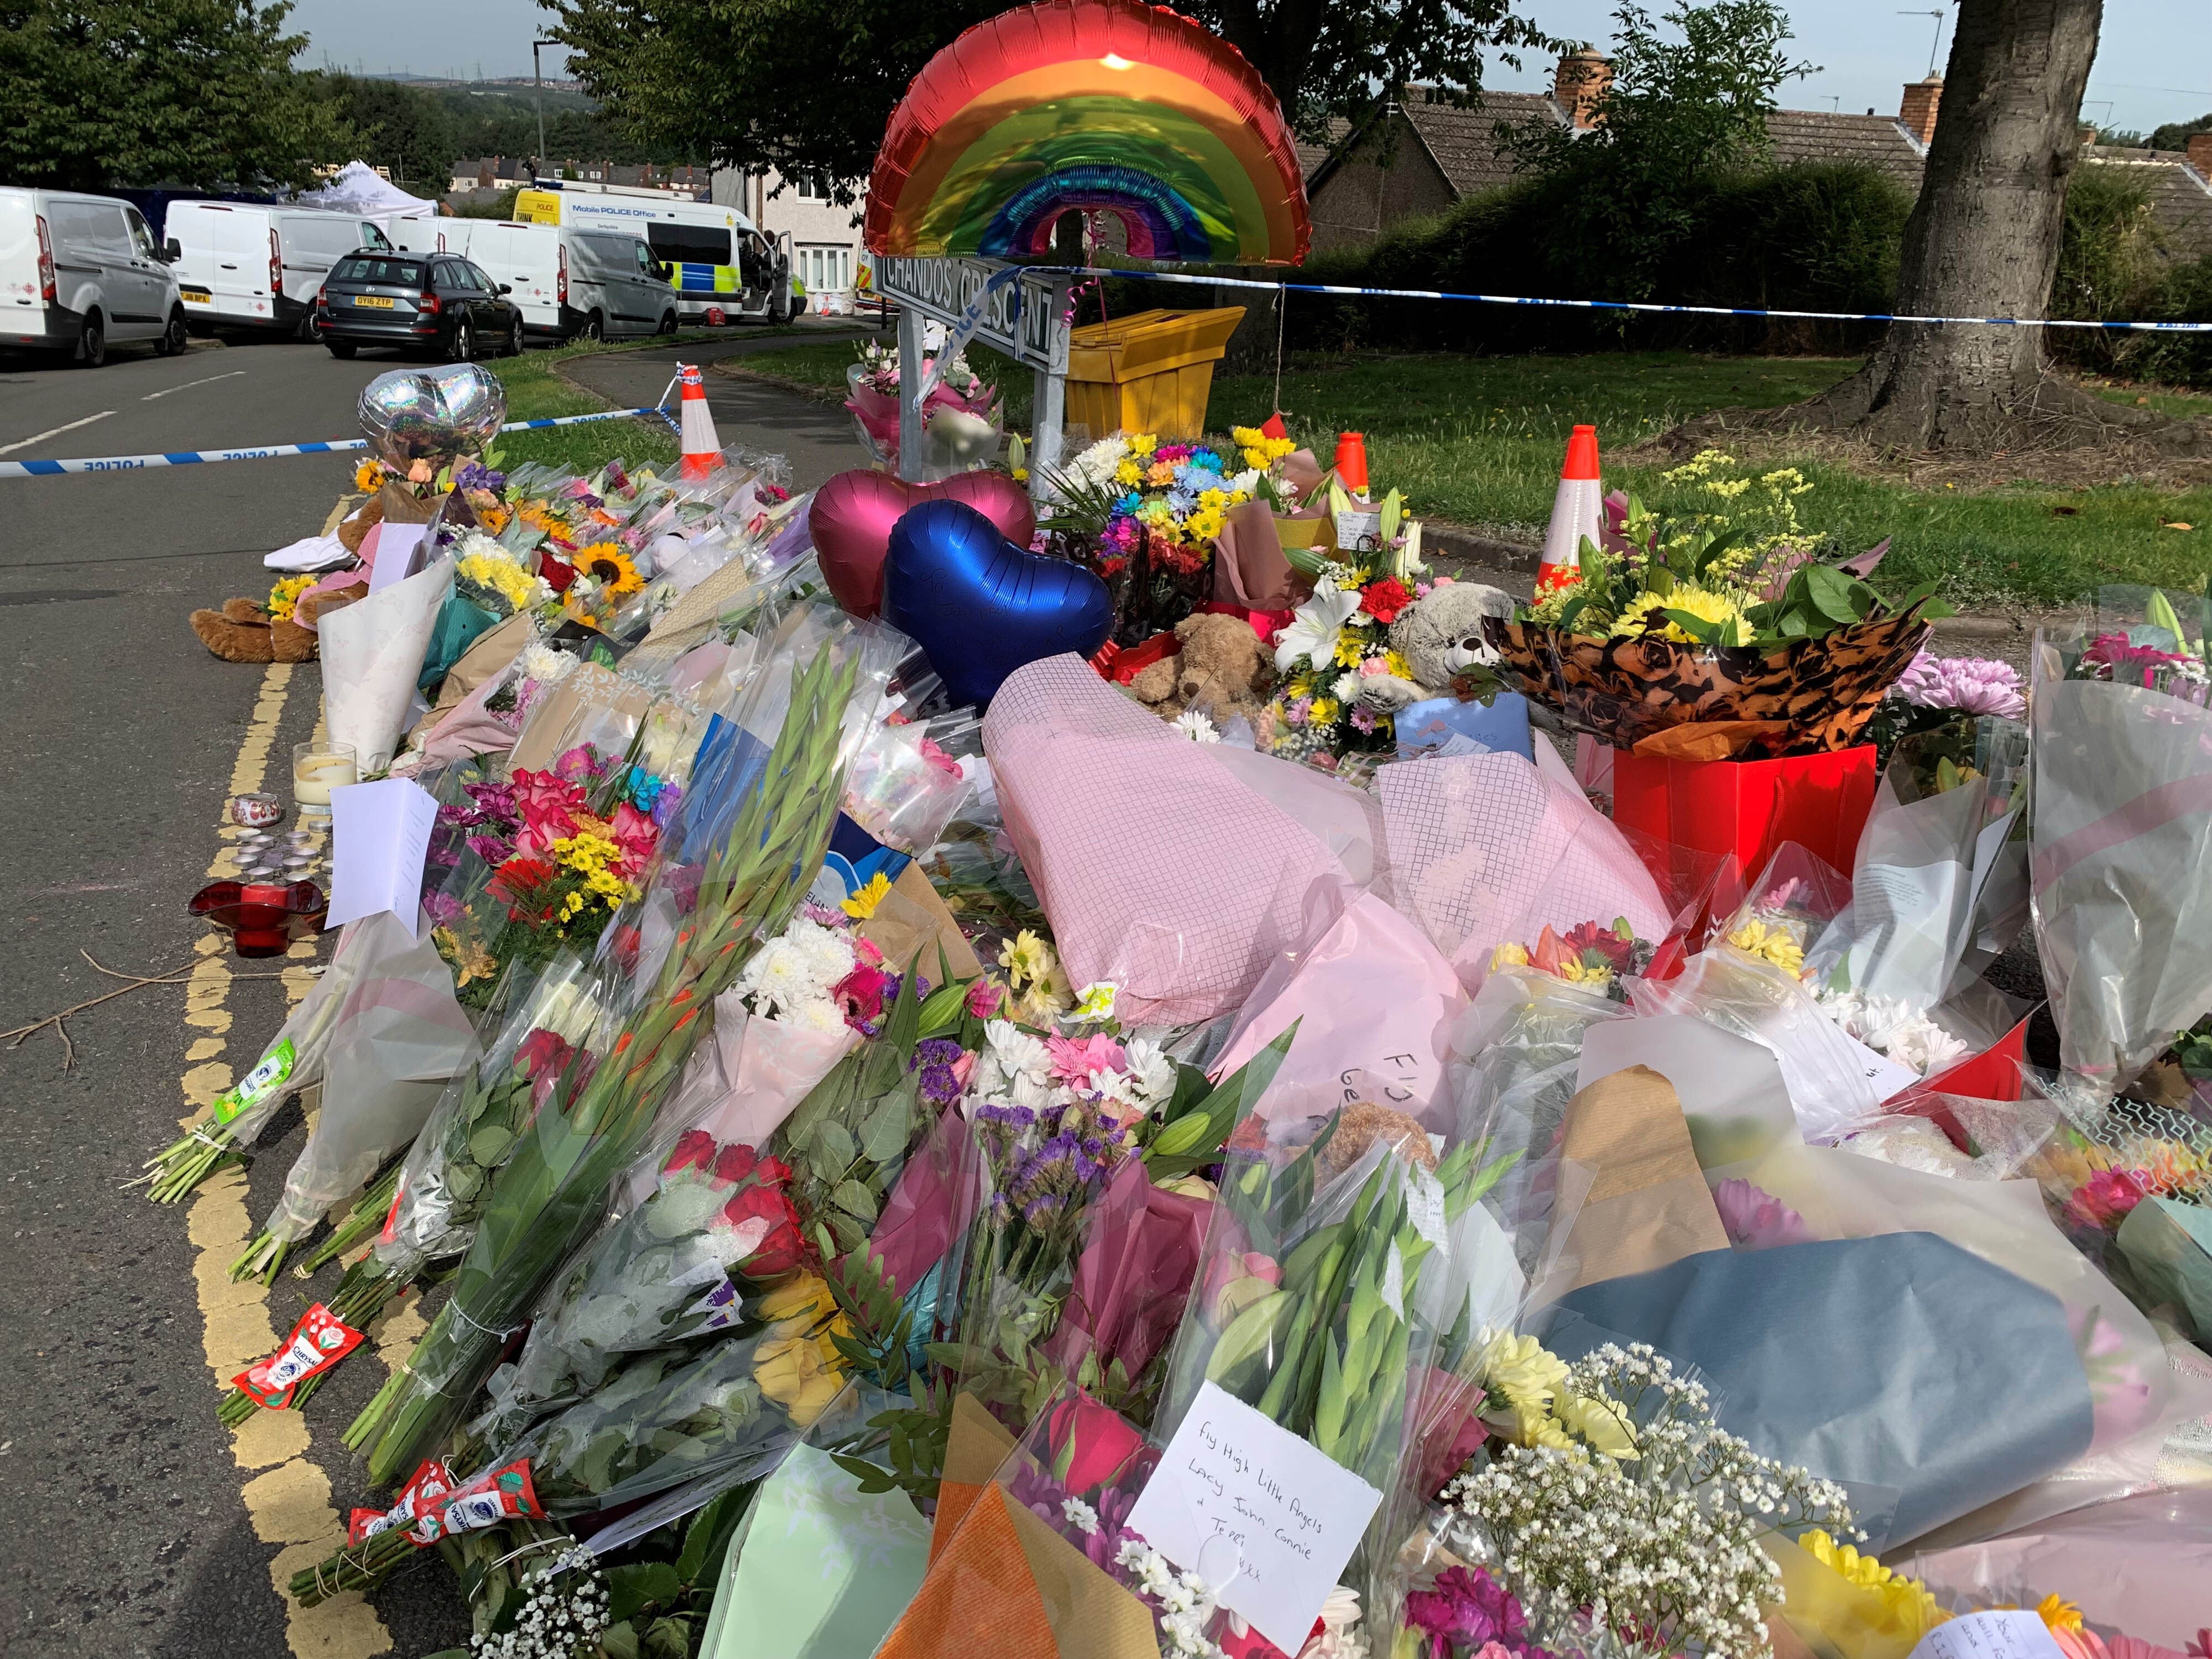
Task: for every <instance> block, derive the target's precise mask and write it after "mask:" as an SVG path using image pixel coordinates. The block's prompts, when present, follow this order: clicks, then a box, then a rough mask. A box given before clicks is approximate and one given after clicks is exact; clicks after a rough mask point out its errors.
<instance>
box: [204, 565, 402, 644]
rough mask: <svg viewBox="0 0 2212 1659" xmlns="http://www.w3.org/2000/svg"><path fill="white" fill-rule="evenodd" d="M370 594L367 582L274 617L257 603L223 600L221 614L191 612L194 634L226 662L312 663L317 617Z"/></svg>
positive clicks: (309, 598) (314, 596)
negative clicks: (314, 623) (293, 614)
mask: <svg viewBox="0 0 2212 1659" xmlns="http://www.w3.org/2000/svg"><path fill="white" fill-rule="evenodd" d="M367 593H368V585H367V584H366V583H363V584H361V585H359V586H353V587H341V588H337V589H335V590H332V591H327V592H320V593H309V594H307V595H306V596H304V598H303V599H301V605H300V610H299V613H298V614H297V615H296V616H295V617H270V614H269V612H268V611H267V610H266V609H265V608H264V606H263V605H262V604H261V602H260V601H259V600H258V599H225V600H224V601H223V604H222V610H220V611H193V612H192V632H193V633H195V634H197V635H199V641H200V643H201V644H202V645H204V646H205V647H207V648H208V649H209V650H210V651H212V652H214V653H216V656H218V657H221V658H222V659H223V660H224V661H225V662H313V660H314V659H315V655H316V649H317V647H316V640H315V630H314V629H313V627H311V626H304V625H303V624H308V623H313V622H314V621H316V619H317V618H319V617H326V616H328V615H329V614H330V613H331V611H336V610H338V609H340V608H341V607H343V606H345V605H351V604H352V603H353V602H354V601H355V600H356V599H361V598H363V597H364V596H365V595H367Z"/></svg>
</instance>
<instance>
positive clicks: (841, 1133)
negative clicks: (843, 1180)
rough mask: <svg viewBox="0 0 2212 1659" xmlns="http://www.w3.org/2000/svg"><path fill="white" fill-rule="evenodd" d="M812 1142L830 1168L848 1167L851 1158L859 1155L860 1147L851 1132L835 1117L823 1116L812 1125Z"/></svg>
mask: <svg viewBox="0 0 2212 1659" xmlns="http://www.w3.org/2000/svg"><path fill="white" fill-rule="evenodd" d="M814 1144H815V1146H816V1147H817V1148H818V1149H819V1150H820V1152H821V1153H822V1157H823V1161H824V1162H825V1163H826V1164H828V1165H829V1168H831V1169H832V1170H845V1169H849V1168H850V1167H851V1166H852V1163H853V1160H854V1158H857V1157H859V1156H860V1148H859V1147H858V1146H856V1145H854V1140H853V1132H852V1131H851V1130H850V1129H848V1128H847V1127H845V1126H844V1125H843V1124H842V1123H840V1122H838V1121H836V1119H835V1118H827V1117H825V1118H823V1120H822V1121H821V1122H819V1123H817V1124H816V1125H815V1126H814Z"/></svg>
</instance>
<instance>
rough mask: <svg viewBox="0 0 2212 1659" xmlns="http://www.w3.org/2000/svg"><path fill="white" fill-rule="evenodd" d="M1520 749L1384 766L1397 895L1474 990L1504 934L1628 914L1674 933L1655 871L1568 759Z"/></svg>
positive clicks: (1646, 929)
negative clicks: (1529, 756)
mask: <svg viewBox="0 0 2212 1659" xmlns="http://www.w3.org/2000/svg"><path fill="white" fill-rule="evenodd" d="M1545 759H1546V761H1547V764H1545V765H1532V764H1530V763H1528V761H1525V760H1523V759H1522V758H1521V757H1520V756H1518V755H1510V754H1488V755H1454V756H1449V757H1441V758H1438V759H1434V760H1413V761H1401V762H1399V763H1397V764H1395V765H1394V766H1386V767H1383V769H1381V770H1379V771H1378V772H1377V773H1376V794H1377V796H1378V797H1379V798H1380V799H1381V800H1382V803H1383V821H1384V825H1385V836H1386V844H1387V846H1388V848H1389V866H1390V870H1389V876H1390V895H1391V899H1392V902H1394V903H1395V904H1396V906H1397V907H1398V908H1399V909H1401V910H1402V911H1404V912H1405V913H1406V914H1407V915H1410V916H1412V917H1413V919H1414V920H1415V921H1419V923H1420V924H1421V926H1422V927H1424V928H1425V930H1426V931H1427V933H1428V935H1429V937H1430V939H1431V940H1433V941H1434V942H1435V944H1436V946H1437V949H1438V950H1439V951H1443V953H1444V954H1445V956H1447V957H1449V958H1450V960H1451V963H1452V965H1453V966H1454V967H1455V969H1457V970H1458V972H1459V975H1460V979H1461V981H1462V983H1463V984H1465V985H1466V986H1467V987H1468V989H1469V990H1470V991H1471V990H1474V988H1476V987H1479V986H1480V984H1481V982H1482V979H1483V975H1485V974H1486V973H1487V972H1488V970H1489V964H1490V957H1491V953H1492V951H1493V950H1495V949H1496V947H1497V946H1498V944H1499V943H1500V942H1501V941H1504V940H1508V939H1511V940H1533V939H1536V938H1537V937H1538V936H1539V934H1540V933H1541V931H1542V929H1543V928H1544V927H1547V926H1548V927H1554V928H1556V929H1557V930H1558V931H1559V932H1560V933H1565V932H1566V931H1567V930H1568V929H1570V928H1571V927H1577V926H1578V925H1579V924H1581V923H1583V922H1587V921H1597V922H1599V923H1600V924H1601V925H1604V926H1610V925H1611V924H1612V923H1613V921H1614V920H1615V918H1625V919H1626V921H1627V922H1628V923H1629V926H1630V928H1631V930H1632V932H1633V933H1634V934H1635V936H1636V937H1637V938H1638V939H1652V940H1657V939H1664V938H1665V937H1666V936H1667V933H1668V921H1669V917H1668V906H1667V904H1666V902H1665V900H1664V898H1663V897H1662V895H1661V894H1660V891H1659V889H1658V886H1657V884H1656V883H1654V882H1653V880H1652V879H1651V876H1650V872H1649V871H1648V870H1646V869H1645V868H1644V863H1643V861H1642V860H1641V859H1639V858H1638V855H1637V854H1636V852H1635V851H1634V850H1633V849H1632V848H1631V847H1630V846H1629V844H1628V842H1627V841H1626V839H1624V838H1623V836H1621V834H1620V831H1619V830H1618V829H1615V828H1614V827H1613V823H1611V821H1610V820H1608V819H1607V818H1606V817H1602V816H1601V814H1600V813H1599V812H1598V811H1597V810H1596V809H1595V807H1593V806H1592V805H1590V804H1589V799H1587V798H1586V797H1585V796H1584V795H1583V793H1582V791H1581V790H1580V789H1579V788H1577V787H1575V784H1574V781H1573V779H1572V777H1571V775H1569V774H1568V773H1567V771H1566V769H1565V765H1564V763H1558V760H1557V757H1556V756H1555V755H1553V754H1551V753H1550V751H1549V749H1548V745H1547V747H1546V753H1545Z"/></svg>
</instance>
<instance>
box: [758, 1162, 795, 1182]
mask: <svg viewBox="0 0 2212 1659" xmlns="http://www.w3.org/2000/svg"><path fill="white" fill-rule="evenodd" d="M753 1178H754V1179H755V1180H757V1181H763V1182H774V1183H775V1185H776V1186H779V1187H788V1186H789V1185H791V1165H789V1164H786V1163H785V1162H784V1161H783V1160H782V1159H781V1158H763V1159H761V1160H760V1162H759V1163H757V1164H754V1165H753Z"/></svg>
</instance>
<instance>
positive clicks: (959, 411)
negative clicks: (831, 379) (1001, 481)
mask: <svg viewBox="0 0 2212 1659" xmlns="http://www.w3.org/2000/svg"><path fill="white" fill-rule="evenodd" d="M935 326H936V325H932V328H933V329H934V328H935ZM942 349H943V347H942V344H941V343H940V344H939V346H938V347H936V348H934V349H933V352H932V355H930V356H926V357H924V358H923V359H922V365H923V383H924V384H925V385H928V386H929V394H928V396H927V398H924V399H923V400H922V411H921V417H922V424H923V426H924V427H925V428H927V430H928V431H929V434H930V436H931V439H932V440H933V447H941V448H943V449H945V450H949V451H951V452H954V453H955V454H959V453H961V452H963V451H966V450H972V449H976V448H978V447H979V446H980V443H981V441H982V435H983V434H984V433H987V434H988V435H989V439H988V441H989V442H990V443H991V445H992V446H993V447H995V446H996V440H997V437H998V428H999V389H998V387H996V386H994V385H992V384H991V383H990V382H989V381H987V380H985V379H984V378H983V377H982V376H981V375H980V374H977V373H976V372H975V368H974V367H973V366H972V365H970V364H969V361H968V354H967V353H966V352H965V351H964V350H963V351H959V352H956V353H954V354H953V356H952V357H951V360H950V361H949V362H946V363H945V366H944V369H943V372H942V373H941V374H937V376H936V380H935V383H934V384H933V385H931V384H930V382H929V379H928V377H929V375H930V374H931V373H932V372H933V371H934V370H935V369H936V368H937V354H938V353H939V352H941V351H942ZM854 352H855V355H856V356H857V357H858V358H859V361H858V362H854V364H852V365H851V366H850V367H849V368H847V369H846V371H845V386H846V396H845V407H846V409H847V410H849V411H850V412H851V414H852V416H853V424H854V428H855V429H856V430H857V431H858V432H859V433H860V441H861V444H862V445H863V446H864V447H866V449H867V451H868V453H869V455H870V456H871V458H872V459H873V460H874V462H875V464H876V465H878V466H892V467H895V466H896V465H897V464H898V458H899V354H898V349H897V347H896V346H890V345H885V344H884V343H882V342H881V341H878V340H864V341H862V342H861V343H860V344H859V345H858V346H857V347H856V348H854ZM977 428H980V430H978V429H977Z"/></svg>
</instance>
